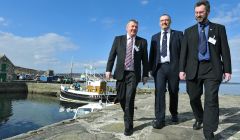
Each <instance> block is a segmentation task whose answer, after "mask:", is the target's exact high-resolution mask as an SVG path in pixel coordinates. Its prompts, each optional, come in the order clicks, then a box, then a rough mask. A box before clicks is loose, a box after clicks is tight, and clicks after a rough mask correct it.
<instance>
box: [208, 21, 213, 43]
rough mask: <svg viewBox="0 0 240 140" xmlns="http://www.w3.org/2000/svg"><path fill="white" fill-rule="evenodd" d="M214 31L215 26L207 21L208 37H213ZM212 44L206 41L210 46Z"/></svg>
mask: <svg viewBox="0 0 240 140" xmlns="http://www.w3.org/2000/svg"><path fill="white" fill-rule="evenodd" d="M214 31H215V26H214V25H213V24H212V23H211V22H209V30H208V38H209V37H212V38H214ZM211 45H212V44H211V43H209V42H208V46H209V47H210V46H211Z"/></svg>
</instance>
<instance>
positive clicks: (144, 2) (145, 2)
mask: <svg viewBox="0 0 240 140" xmlns="http://www.w3.org/2000/svg"><path fill="white" fill-rule="evenodd" d="M148 3H149V0H141V4H142V5H147V4H148Z"/></svg>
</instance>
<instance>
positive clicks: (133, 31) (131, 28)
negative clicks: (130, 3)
mask: <svg viewBox="0 0 240 140" xmlns="http://www.w3.org/2000/svg"><path fill="white" fill-rule="evenodd" d="M126 30H127V33H128V34H129V35H130V36H131V37H134V36H136V35H137V32H138V24H136V23H135V22H132V21H130V22H129V23H128V24H127V27H126Z"/></svg>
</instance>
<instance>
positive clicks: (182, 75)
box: [179, 72, 186, 80]
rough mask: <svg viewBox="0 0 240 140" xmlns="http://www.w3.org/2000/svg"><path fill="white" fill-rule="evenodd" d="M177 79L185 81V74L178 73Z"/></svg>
mask: <svg viewBox="0 0 240 140" xmlns="http://www.w3.org/2000/svg"><path fill="white" fill-rule="evenodd" d="M179 78H180V80H186V73H185V72H179Z"/></svg>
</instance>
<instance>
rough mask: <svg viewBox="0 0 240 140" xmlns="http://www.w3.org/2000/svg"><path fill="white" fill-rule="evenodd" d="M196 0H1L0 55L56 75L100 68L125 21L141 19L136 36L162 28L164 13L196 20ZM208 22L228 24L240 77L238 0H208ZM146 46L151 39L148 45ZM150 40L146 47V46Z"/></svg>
mask: <svg viewBox="0 0 240 140" xmlns="http://www.w3.org/2000/svg"><path fill="white" fill-rule="evenodd" d="M195 2H196V0H184V1H181V0H0V54H5V55H6V56H7V57H8V58H9V59H10V60H11V61H12V62H13V64H14V65H16V66H21V67H26V68H33V69H38V70H48V69H52V70H54V72H55V73H68V72H69V73H70V71H71V64H73V67H72V71H73V72H75V73H78V72H83V71H84V70H85V67H86V66H88V65H93V66H94V67H95V68H96V71H97V72H104V71H105V67H106V62H107V59H108V55H109V51H110V49H111V46H112V43H113V39H114V37H115V36H117V35H123V34H126V29H125V27H126V24H127V22H128V20H129V19H132V18H133V19H137V20H138V21H139V31H138V35H139V36H141V37H143V38H146V39H147V40H148V43H149V42H150V41H151V36H152V35H153V34H155V33H157V32H159V31H160V27H159V17H160V15H162V14H164V13H167V14H169V15H170V16H171V18H172V24H171V28H172V29H175V30H180V31H184V30H185V29H186V28H188V27H190V26H192V25H194V24H195V23H196V21H195V18H194V4H195ZM210 4H211V12H210V15H209V19H210V21H212V22H216V23H219V24H223V25H225V27H226V30H227V35H228V41H229V46H230V51H231V58H232V68H233V75H232V76H233V80H234V81H240V80H239V79H240V57H239V53H240V0H210ZM149 44H150V43H149ZM149 44H148V49H149V47H150V46H149Z"/></svg>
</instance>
